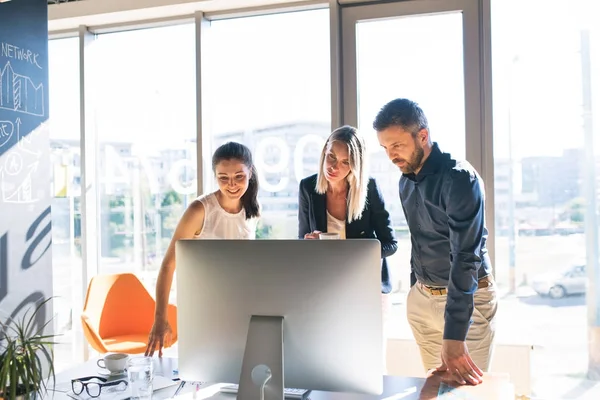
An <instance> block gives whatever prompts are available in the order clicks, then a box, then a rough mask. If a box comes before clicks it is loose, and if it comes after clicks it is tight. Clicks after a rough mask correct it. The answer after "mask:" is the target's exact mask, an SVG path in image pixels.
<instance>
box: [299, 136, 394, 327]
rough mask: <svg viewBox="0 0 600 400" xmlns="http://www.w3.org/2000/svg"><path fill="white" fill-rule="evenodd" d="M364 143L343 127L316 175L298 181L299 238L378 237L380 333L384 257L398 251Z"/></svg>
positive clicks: (386, 282)
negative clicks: (370, 173)
mask: <svg viewBox="0 0 600 400" xmlns="http://www.w3.org/2000/svg"><path fill="white" fill-rule="evenodd" d="M365 155H366V150H365V144H364V141H363V139H362V138H361V137H360V136H359V134H358V131H357V129H356V128H354V127H352V126H347V125H346V126H342V127H341V128H338V129H336V130H335V131H333V133H332V134H331V135H330V136H329V138H328V139H327V142H325V145H324V146H323V151H322V152H321V160H320V162H319V172H318V173H317V174H315V175H312V176H309V177H307V178H304V179H303V180H302V181H301V182H300V189H299V200H298V207H299V209H298V238H299V239H318V238H319V233H321V232H328V233H332V232H337V233H338V234H339V236H340V238H341V239H346V238H348V239H362V238H364V239H374V238H376V239H378V240H379V241H380V242H381V259H382V261H381V293H382V294H383V295H382V305H383V315H384V333H385V325H386V324H385V322H386V319H387V318H386V316H387V313H388V312H389V306H390V303H389V299H388V294H389V293H390V291H391V289H392V285H391V282H390V274H389V270H388V265H387V261H386V257H389V256H391V255H392V254H394V253H395V252H396V250H397V249H398V244H397V242H396V238H395V236H394V231H393V229H392V223H391V221H390V214H389V213H388V212H387V210H386V209H385V204H384V201H383V197H382V196H381V193H380V192H379V189H378V188H377V184H376V182H375V180H374V179H372V178H369V177H368V176H367V173H366V169H367V168H366V165H365Z"/></svg>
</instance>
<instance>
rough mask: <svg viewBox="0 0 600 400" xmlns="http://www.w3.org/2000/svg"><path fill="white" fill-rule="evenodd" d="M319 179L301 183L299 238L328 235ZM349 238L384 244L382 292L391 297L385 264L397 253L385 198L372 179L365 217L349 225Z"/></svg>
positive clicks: (324, 202) (382, 254)
mask: <svg viewBox="0 0 600 400" xmlns="http://www.w3.org/2000/svg"><path fill="white" fill-rule="evenodd" d="M316 185H317V175H316V174H315V175H311V176H309V177H307V178H304V179H302V181H300V188H299V194H298V238H299V239H304V235H305V234H307V233H311V232H313V231H321V232H327V210H326V204H327V203H326V199H325V195H324V194H319V193H317V192H316V190H315V187H316ZM346 238H348V239H361V238H366V239H378V240H379V242H381V258H382V262H381V292H382V293H390V292H391V291H392V283H391V281H390V273H389V269H388V265H387V261H386V257H389V256H391V255H392V254H394V253H395V252H396V250H397V249H398V244H397V242H396V237H395V236H394V230H393V229H392V222H391V220H390V214H389V213H388V212H387V210H386V209H385V204H384V201H383V197H382V196H381V193H380V192H379V189H378V188H377V183H376V182H375V180H374V179H373V178H370V179H369V183H368V185H367V201H366V205H365V210H364V211H363V214H362V217H361V218H360V219H358V220H355V221H352V222H351V223H348V221H346Z"/></svg>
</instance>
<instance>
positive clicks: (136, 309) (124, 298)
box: [83, 273, 155, 338]
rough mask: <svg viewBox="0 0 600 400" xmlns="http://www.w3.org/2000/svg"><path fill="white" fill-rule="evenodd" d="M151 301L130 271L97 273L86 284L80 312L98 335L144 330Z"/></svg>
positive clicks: (151, 309)
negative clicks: (107, 273)
mask: <svg viewBox="0 0 600 400" xmlns="http://www.w3.org/2000/svg"><path fill="white" fill-rule="evenodd" d="M154 306H155V302H154V299H153V298H152V296H150V293H148V291H147V290H146V288H145V287H144V285H143V284H142V282H140V280H139V279H138V278H137V277H136V276H135V275H134V274H131V273H124V274H112V275H97V276H95V277H93V278H92V279H91V281H90V284H89V286H88V290H87V295H86V298H85V304H84V306H83V310H84V312H85V313H86V314H87V316H88V317H89V319H90V324H91V325H92V327H93V328H94V329H95V330H96V331H97V332H98V333H99V335H100V337H101V338H107V337H114V336H120V335H127V334H135V333H148V332H150V329H151V328H152V323H153V321H154Z"/></svg>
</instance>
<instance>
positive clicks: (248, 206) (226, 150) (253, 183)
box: [212, 142, 260, 219]
mask: <svg viewBox="0 0 600 400" xmlns="http://www.w3.org/2000/svg"><path fill="white" fill-rule="evenodd" d="M223 160H238V161H239V162H241V163H242V164H244V165H245V166H246V167H248V169H249V170H250V181H249V182H248V189H247V190H246V193H244V195H243V196H242V199H241V200H242V206H243V207H244V210H245V211H246V219H250V218H254V217H260V207H259V205H258V176H257V173H256V167H255V166H254V162H253V161H252V152H250V149H249V148H248V147H246V146H244V145H243V144H241V143H237V142H227V143H225V144H223V145H221V146H219V148H217V150H215V152H214V154H213V156H212V169H213V173H214V172H216V170H215V169H216V168H217V164H218V163H220V162H221V161H223Z"/></svg>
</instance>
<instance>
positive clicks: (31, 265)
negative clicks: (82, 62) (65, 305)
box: [0, 0, 52, 323]
mask: <svg viewBox="0 0 600 400" xmlns="http://www.w3.org/2000/svg"><path fill="white" fill-rule="evenodd" d="M49 171H50V145H49V138H48V4H47V2H46V0H11V1H8V2H2V3H0V320H2V321H6V320H7V318H10V317H11V316H12V317H14V316H16V315H18V314H19V313H20V312H21V311H22V310H23V309H24V308H27V306H30V305H32V304H33V303H36V302H39V301H40V300H41V299H43V298H48V297H51V296H52V257H51V253H50V249H51V243H52V242H51V213H50V201H51V198H50V172H49ZM45 311H46V314H47V315H52V314H51V313H48V310H45ZM42 318H44V317H43V315H42ZM41 322H42V321H38V323H41Z"/></svg>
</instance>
